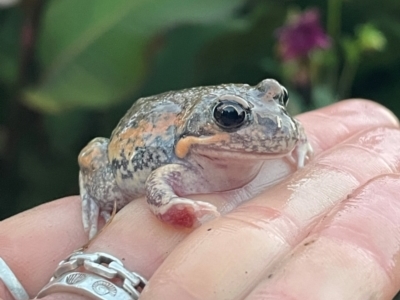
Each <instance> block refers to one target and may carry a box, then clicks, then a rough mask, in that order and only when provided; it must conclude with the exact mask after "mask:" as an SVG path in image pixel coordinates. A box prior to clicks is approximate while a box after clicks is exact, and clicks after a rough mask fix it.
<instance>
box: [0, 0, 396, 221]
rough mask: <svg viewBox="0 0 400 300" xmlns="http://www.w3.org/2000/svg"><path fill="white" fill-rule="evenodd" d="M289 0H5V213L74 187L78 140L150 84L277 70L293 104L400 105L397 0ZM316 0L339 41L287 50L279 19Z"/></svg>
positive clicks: (0, 82) (1, 144)
mask: <svg viewBox="0 0 400 300" xmlns="http://www.w3.org/2000/svg"><path fill="white" fill-rule="evenodd" d="M293 3H294V2H291V1H277V0H258V1H257V0H218V1H215V0H202V1H197V0H114V1H108V0H84V1H81V0H48V1H39V0H29V1H28V0H26V1H22V2H21V3H20V5H19V6H14V7H11V8H7V9H5V8H3V9H2V8H0V170H1V174H2V177H1V180H0V192H1V197H0V219H1V218H4V217H6V216H9V215H12V214H14V213H15V212H17V211H20V210H23V209H26V208H28V207H32V206H34V205H37V204H39V203H42V202H44V201H48V200H51V199H54V198H59V197H62V196H64V195H70V194H76V193H78V185H77V173H78V167H77V162H76V157H77V155H78V153H79V151H80V149H81V148H82V147H83V146H84V145H85V144H86V143H87V142H88V141H89V140H90V139H91V138H93V137H96V136H105V137H107V136H109V135H110V133H111V131H112V129H113V128H114V127H115V125H116V123H117V122H118V120H119V119H120V118H121V117H122V115H123V114H124V113H125V111H126V110H127V108H128V107H130V106H131V105H132V103H133V102H134V101H135V100H136V99H138V98H139V97H141V96H144V95H151V94H155V93H160V92H164V91H167V90H171V89H180V88H186V87H191V86H198V85H205V84H219V83H222V82H246V83H249V84H256V83H257V82H259V81H260V80H262V79H263V78H267V77H273V78H276V79H278V80H280V81H282V82H284V83H285V85H287V87H288V89H289V91H290V94H291V104H290V110H291V111H292V112H295V113H297V112H300V111H301V110H304V109H308V108H310V107H318V106H322V105H327V104H329V103H332V102H333V101H336V100H337V98H338V95H340V96H341V97H344V96H353V97H364V98H372V99H374V100H377V101H380V102H382V103H383V104H385V105H386V106H388V107H389V108H391V109H393V110H394V111H395V112H396V113H397V115H400V103H399V101H397V99H398V98H400V85H399V84H398V82H399V78H400V75H399V71H398V70H400V21H399V19H398V15H399V14H400V5H399V4H398V0H382V1H379V2H378V3H376V2H374V1H369V2H365V1H362V0H351V1H345V2H343V3H341V1H337V0H328V1H326V3H325V1H312V0H301V1H296V7H294V6H293ZM41 4H43V5H41ZM312 7H314V8H317V9H319V11H320V15H321V24H322V27H324V28H325V29H326V30H327V32H328V34H329V35H330V36H331V38H332V41H333V44H332V47H331V48H329V49H319V50H313V51H312V53H311V52H310V53H309V54H308V55H307V57H306V58H304V57H303V58H302V59H298V60H293V61H287V62H283V61H282V60H281V59H280V57H279V55H278V53H279V51H278V47H277V39H276V34H275V32H276V29H277V28H279V27H282V26H283V25H284V24H285V20H286V17H287V15H288V14H289V12H297V13H301V12H303V11H305V10H306V9H309V8H312ZM305 66H306V69H303V68H304V67H305ZM298 70H302V71H303V70H306V72H307V74H308V76H309V79H310V82H309V87H308V89H309V90H308V91H307V93H304V88H303V89H300V88H299V87H298V85H297V83H296V81H295V80H293V79H295V78H296V76H297V72H298Z"/></svg>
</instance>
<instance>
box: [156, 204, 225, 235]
mask: <svg viewBox="0 0 400 300" xmlns="http://www.w3.org/2000/svg"><path fill="white" fill-rule="evenodd" d="M157 216H158V217H159V218H160V219H161V220H162V221H164V222H167V223H170V224H172V225H176V226H181V227H188V228H190V227H198V226H200V225H202V224H204V223H205V222H208V221H210V220H212V219H215V218H216V217H219V216H220V213H219V212H218V211H217V208H216V207H215V206H214V205H212V204H210V203H206V202H202V201H192V200H189V199H185V198H174V199H172V200H171V202H170V203H169V204H168V207H166V208H165V209H163V210H162V211H161V212H158V213H157Z"/></svg>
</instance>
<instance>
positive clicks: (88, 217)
mask: <svg viewBox="0 0 400 300" xmlns="http://www.w3.org/2000/svg"><path fill="white" fill-rule="evenodd" d="M108 142H109V140H108V139H106V138H96V139H94V140H92V141H91V142H89V144H88V145H87V146H86V147H85V148H83V150H82V151H81V153H80V154H79V157H78V162H79V167H80V172H79V188H80V194H81V198H82V222H83V227H84V230H85V232H88V233H89V238H92V237H93V236H95V234H96V233H97V223H98V219H99V215H101V216H102V217H103V218H104V220H105V221H106V222H107V221H108V219H110V214H111V212H112V210H113V206H114V203H115V202H116V203H117V206H118V208H121V207H122V206H124V205H125V204H126V203H127V202H128V200H127V199H126V197H125V196H124V195H123V193H122V192H121V190H120V189H119V188H118V186H117V184H116V181H115V178H114V175H113V173H112V169H111V167H110V164H109V162H108V157H107V148H108Z"/></svg>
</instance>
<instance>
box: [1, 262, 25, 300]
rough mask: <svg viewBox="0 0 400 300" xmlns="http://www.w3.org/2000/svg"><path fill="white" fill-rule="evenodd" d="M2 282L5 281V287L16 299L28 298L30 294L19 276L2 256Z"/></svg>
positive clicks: (23, 299)
mask: <svg viewBox="0 0 400 300" xmlns="http://www.w3.org/2000/svg"><path fill="white" fill-rule="evenodd" d="M0 282H3V283H4V285H5V287H6V288H7V289H8V291H9V292H10V294H11V296H13V297H14V299H16V300H28V299H29V296H28V294H27V293H26V291H25V289H24V287H23V286H22V284H21V283H20V282H19V281H18V279H17V277H16V276H15V274H14V273H13V271H11V269H10V267H9V266H7V264H6V262H5V261H4V260H3V259H2V258H1V257H0Z"/></svg>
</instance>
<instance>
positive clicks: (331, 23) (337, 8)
mask: <svg viewBox="0 0 400 300" xmlns="http://www.w3.org/2000/svg"><path fill="white" fill-rule="evenodd" d="M341 17H342V0H328V12H327V33H328V35H329V36H330V37H331V39H332V48H331V50H330V51H332V53H333V56H334V57H336V62H335V63H334V64H333V65H332V69H331V71H330V72H329V75H328V76H329V78H328V82H330V84H331V89H332V91H335V90H336V88H337V84H338V75H339V59H338V56H339V49H338V42H339V40H340V31H341ZM336 92H337V91H336ZM336 96H339V94H336V95H334V97H336Z"/></svg>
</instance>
